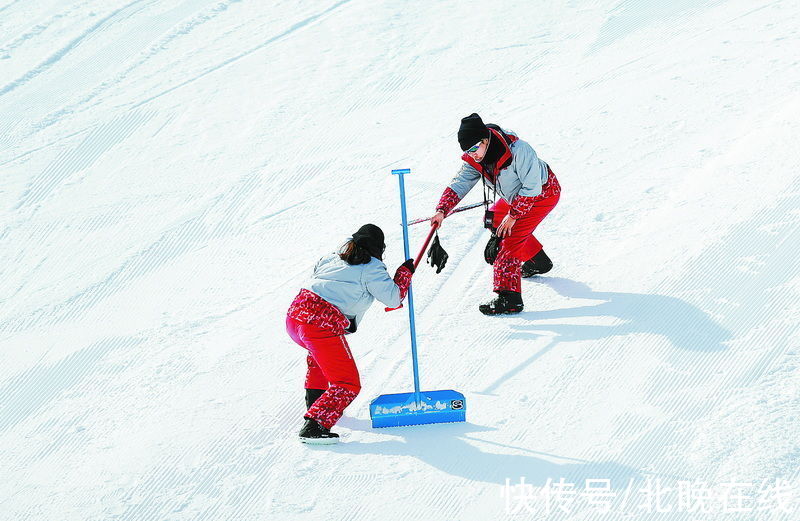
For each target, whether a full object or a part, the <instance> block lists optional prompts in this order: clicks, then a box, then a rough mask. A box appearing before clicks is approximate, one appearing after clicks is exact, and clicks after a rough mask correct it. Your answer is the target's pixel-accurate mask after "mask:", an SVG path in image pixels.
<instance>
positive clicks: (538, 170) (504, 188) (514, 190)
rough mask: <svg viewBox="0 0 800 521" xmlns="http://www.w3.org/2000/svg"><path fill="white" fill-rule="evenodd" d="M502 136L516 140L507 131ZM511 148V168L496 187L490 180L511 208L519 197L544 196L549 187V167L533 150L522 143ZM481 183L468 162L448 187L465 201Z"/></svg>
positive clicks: (504, 170)
mask: <svg viewBox="0 0 800 521" xmlns="http://www.w3.org/2000/svg"><path fill="white" fill-rule="evenodd" d="M503 132H505V133H506V134H508V135H509V136H515V137H516V134H514V133H513V132H510V131H507V130H503ZM493 139H494V137H493ZM509 148H510V149H511V157H512V159H511V164H510V165H508V167H506V168H504V169H503V170H501V171H500V173H499V175H498V176H497V179H496V182H495V184H494V185H492V183H490V182H488V180H487V184H488V185H489V187H490V188H495V189H496V190H497V193H498V194H499V195H500V197H502V198H503V199H505V200H506V201H508V202H509V204H510V203H511V202H512V201H513V200H514V197H516V196H517V194H519V195H522V196H526V197H536V196H537V195H539V194H541V193H542V186H543V185H544V184H545V183H547V176H548V171H547V163H545V162H544V161H542V160H541V159H539V156H537V155H536V151H535V150H534V149H533V147H532V146H530V145H529V144H528V143H527V142H526V141H522V140H521V139H517V140H516V141H514V142H513V143H511V145H509ZM480 180H481V173H480V172H478V171H477V170H476V169H475V168H474V167H473V166H472V165H470V164H469V163H466V162H465V163H464V164H463V165H462V166H461V170H459V171H458V174H457V175H456V176H455V177H454V178H453V180H452V181H451V182H450V185H449V186H450V188H451V189H452V190H453V191H454V192H455V193H457V194H458V197H459V198H460V199H463V198H464V196H465V195H467V193H468V192H469V191H470V190H472V187H473V186H475V184H476V183H477V182H478V181H480Z"/></svg>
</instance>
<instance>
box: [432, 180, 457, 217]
mask: <svg viewBox="0 0 800 521" xmlns="http://www.w3.org/2000/svg"><path fill="white" fill-rule="evenodd" d="M460 200H461V198H460V197H459V196H458V194H457V193H456V192H455V190H453V189H452V188H450V187H449V186H448V187H447V188H445V189H444V193H442V197H441V198H440V199H439V204H437V205H436V211H437V212H438V211H440V210H441V211H442V213H444V215H445V216H447V214H449V213H450V211H451V210H452V209H453V208H455V207H456V205H457V204H458V202H459V201H460Z"/></svg>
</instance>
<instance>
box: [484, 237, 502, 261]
mask: <svg viewBox="0 0 800 521" xmlns="http://www.w3.org/2000/svg"><path fill="white" fill-rule="evenodd" d="M502 240H503V239H501V238H500V237H498V236H497V235H495V234H494V232H492V236H491V237H489V242H487V243H486V247H485V248H484V249H483V258H484V259H486V264H490V265H491V264H494V260H495V259H496V258H497V253H498V252H499V251H500V242H502Z"/></svg>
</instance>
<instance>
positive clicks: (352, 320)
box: [345, 315, 358, 334]
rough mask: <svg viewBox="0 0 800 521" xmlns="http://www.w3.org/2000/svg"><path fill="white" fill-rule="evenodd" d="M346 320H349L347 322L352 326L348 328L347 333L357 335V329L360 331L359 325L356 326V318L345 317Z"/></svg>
mask: <svg viewBox="0 0 800 521" xmlns="http://www.w3.org/2000/svg"><path fill="white" fill-rule="evenodd" d="M345 318H347V320H349V321H350V325H349V326H347V329H346V330H345V331H347V333H355V332H356V329H358V325H356V317H349V316H347V315H345ZM345 334H346V333H345Z"/></svg>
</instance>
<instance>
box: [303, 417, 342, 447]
mask: <svg viewBox="0 0 800 521" xmlns="http://www.w3.org/2000/svg"><path fill="white" fill-rule="evenodd" d="M300 441H301V442H303V443H307V444H309V445H333V444H334V443H339V435H338V434H336V433H335V432H331V431H330V430H329V429H326V428H325V427H323V426H322V425H320V424H319V423H317V420H315V419H313V418H306V424H305V425H303V428H302V430H300Z"/></svg>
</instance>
